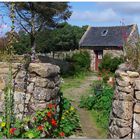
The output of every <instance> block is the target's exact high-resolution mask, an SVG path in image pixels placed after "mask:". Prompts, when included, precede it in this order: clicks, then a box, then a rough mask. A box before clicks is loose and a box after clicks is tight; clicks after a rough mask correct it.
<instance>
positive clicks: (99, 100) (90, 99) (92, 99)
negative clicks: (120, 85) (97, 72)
mask: <svg viewBox="0 0 140 140" xmlns="http://www.w3.org/2000/svg"><path fill="white" fill-rule="evenodd" d="M97 83H98V82H97ZM94 84H95V83H94ZM95 90H97V91H99V89H97V88H96V87H95V86H94V87H93V88H92V89H91V92H90V94H89V95H88V96H83V97H81V100H80V105H79V106H80V107H82V108H83V107H84V108H87V109H89V110H93V112H94V111H95V112H98V113H97V114H98V115H97V122H98V123H99V124H100V125H101V126H102V127H103V128H108V122H109V115H110V110H111V104H112V97H113V88H112V87H110V86H109V85H107V84H103V85H102V90H100V92H99V93H100V94H95Z"/></svg>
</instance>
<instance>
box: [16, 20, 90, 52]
mask: <svg viewBox="0 0 140 140" xmlns="http://www.w3.org/2000/svg"><path fill="white" fill-rule="evenodd" d="M86 28H87V26H83V27H78V26H72V25H70V24H68V23H66V22H65V23H61V24H58V27H57V28H54V29H52V28H51V29H45V30H43V31H39V32H38V33H37V35H36V51H37V52H40V53H48V52H51V51H52V52H55V51H62V50H63V51H67V50H74V49H78V47H79V46H78V43H79V40H80V39H81V37H82V35H83V34H84V32H85V31H86ZM18 37H19V39H18V42H15V43H14V49H15V53H17V54H26V53H28V52H30V51H31V47H30V45H31V43H30V36H29V34H27V33H26V32H24V31H20V32H19V33H18Z"/></svg>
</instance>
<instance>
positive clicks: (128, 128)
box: [108, 64, 140, 138]
mask: <svg viewBox="0 0 140 140" xmlns="http://www.w3.org/2000/svg"><path fill="white" fill-rule="evenodd" d="M115 82H116V84H115V91H114V97H113V103H112V111H111V114H110V122H109V136H108V137H109V138H140V74H139V73H138V72H136V71H134V69H132V68H130V67H129V65H128V64H122V65H120V66H119V69H118V70H116V72H115Z"/></svg>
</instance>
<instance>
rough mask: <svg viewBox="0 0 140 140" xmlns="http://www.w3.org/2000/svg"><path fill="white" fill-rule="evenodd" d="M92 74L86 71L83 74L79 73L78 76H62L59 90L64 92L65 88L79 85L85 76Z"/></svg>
mask: <svg viewBox="0 0 140 140" xmlns="http://www.w3.org/2000/svg"><path fill="white" fill-rule="evenodd" d="M93 74H95V73H92V72H86V73H84V74H79V75H78V76H72V77H64V78H63V80H64V83H62V84H61V91H62V92H65V91H66V90H67V89H70V88H77V87H79V86H80V85H81V84H82V83H83V81H84V80H85V78H86V76H90V75H93ZM95 75H96V74H95Z"/></svg>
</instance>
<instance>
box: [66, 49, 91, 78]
mask: <svg viewBox="0 0 140 140" xmlns="http://www.w3.org/2000/svg"><path fill="white" fill-rule="evenodd" d="M66 61H68V62H70V63H71V70H70V71H69V72H68V73H67V74H68V75H76V76H78V75H79V74H84V72H86V71H88V70H89V67H90V55H89V53H88V52H87V51H80V52H77V53H75V54H73V56H72V57H68V58H66Z"/></svg>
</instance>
